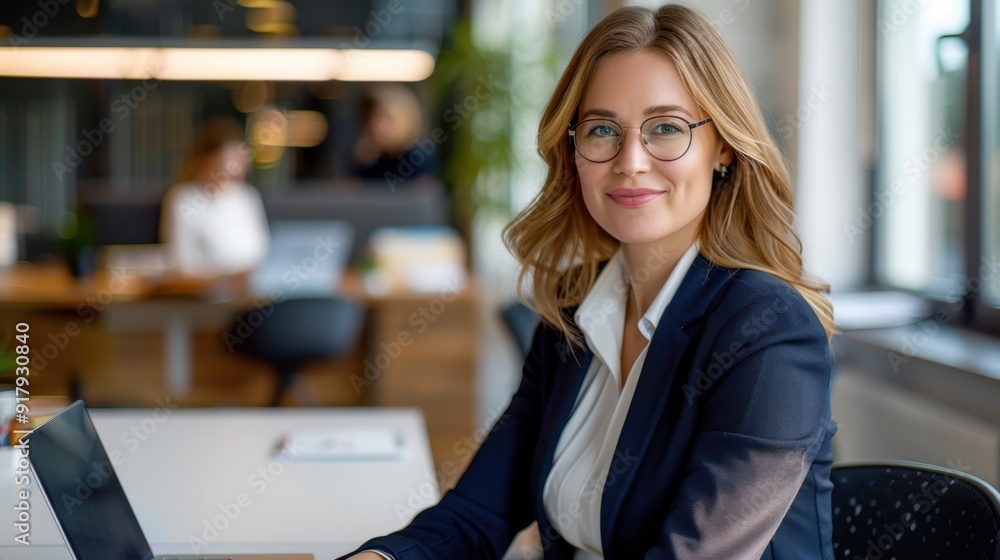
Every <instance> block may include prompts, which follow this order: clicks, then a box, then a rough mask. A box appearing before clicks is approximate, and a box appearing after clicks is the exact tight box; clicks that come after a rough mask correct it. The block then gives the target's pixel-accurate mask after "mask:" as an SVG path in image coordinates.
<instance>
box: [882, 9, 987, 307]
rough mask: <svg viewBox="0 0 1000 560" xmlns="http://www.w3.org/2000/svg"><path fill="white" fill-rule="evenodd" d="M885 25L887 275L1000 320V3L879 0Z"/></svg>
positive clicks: (891, 281) (887, 279) (886, 280)
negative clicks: (999, 262)
mask: <svg viewBox="0 0 1000 560" xmlns="http://www.w3.org/2000/svg"><path fill="white" fill-rule="evenodd" d="M877 30H878V35H877V40H876V61H877V68H878V69H877V104H878V107H879V110H878V115H879V118H878V128H879V158H878V162H879V163H878V170H877V172H876V181H875V201H874V203H873V206H872V208H873V212H872V215H873V216H874V217H875V219H876V230H875V231H876V235H875V247H874V255H873V258H874V261H873V262H874V267H873V270H874V273H875V279H876V280H877V281H878V282H880V283H882V284H886V285H889V286H893V287H897V288H901V289H904V290H908V291H912V292H915V293H919V294H923V295H925V296H927V297H930V298H932V299H935V300H938V301H949V302H956V301H960V300H962V298H965V301H966V302H969V303H971V304H972V305H970V306H968V307H965V308H964V309H965V311H966V312H967V313H965V314H962V315H961V316H962V317H965V318H966V319H970V320H971V321H972V322H973V323H975V324H977V325H978V324H982V325H987V324H994V325H995V324H1000V322H997V319H1000V310H998V309H997V307H998V306H1000V270H998V269H997V253H998V251H1000V148H998V146H1000V119H998V111H997V103H998V100H997V98H998V93H997V92H998V91H1000V67H998V60H1000V31H998V30H1000V10H997V9H996V7H995V5H994V2H993V1H992V0H958V1H956V0H879V2H878V9H877ZM979 45H981V48H979ZM991 317H992V319H990V318H991Z"/></svg>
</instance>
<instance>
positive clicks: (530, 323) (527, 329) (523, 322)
mask: <svg viewBox="0 0 1000 560" xmlns="http://www.w3.org/2000/svg"><path fill="white" fill-rule="evenodd" d="M500 316H501V317H502V318H503V322H504V324H505V325H507V329H508V330H509V331H510V333H511V334H512V335H513V336H514V340H516V341H517V347H518V349H520V350H521V355H522V356H523V357H527V355H528V350H529V349H530V348H531V339H532V338H533V337H534V335H535V328H536V327H537V326H538V321H539V318H538V314H537V313H535V312H534V311H532V310H531V309H528V307H527V306H526V305H524V304H523V303H521V302H520V301H515V302H514V303H512V304H510V305H508V306H507V307H505V308H503V310H501V312H500Z"/></svg>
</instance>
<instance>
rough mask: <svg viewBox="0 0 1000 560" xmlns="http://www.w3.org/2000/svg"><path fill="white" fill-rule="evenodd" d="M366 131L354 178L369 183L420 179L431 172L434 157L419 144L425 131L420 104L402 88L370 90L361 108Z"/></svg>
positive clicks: (356, 151)
mask: <svg viewBox="0 0 1000 560" xmlns="http://www.w3.org/2000/svg"><path fill="white" fill-rule="evenodd" d="M359 114H360V116H361V122H362V123H363V124H362V129H361V135H360V136H359V137H358V140H357V141H356V142H355V144H354V159H355V169H354V174H355V175H356V176H358V177H360V178H362V179H365V180H368V181H375V180H379V181H392V180H394V178H395V179H397V180H398V179H411V178H416V177H418V176H420V175H422V174H424V173H426V172H427V171H428V169H429V168H430V161H429V158H430V154H427V153H423V151H421V150H420V148H419V147H417V146H416V142H417V140H418V139H419V136H420V130H421V128H422V127H423V117H422V116H421V112H420V102H419V101H418V100H417V96H416V95H414V94H413V92H412V91H411V90H410V89H409V88H407V87H406V86H402V85H393V84H382V85H377V86H372V87H371V88H369V89H368V90H367V91H366V92H365V94H364V96H363V97H362V99H361V106H360V108H359Z"/></svg>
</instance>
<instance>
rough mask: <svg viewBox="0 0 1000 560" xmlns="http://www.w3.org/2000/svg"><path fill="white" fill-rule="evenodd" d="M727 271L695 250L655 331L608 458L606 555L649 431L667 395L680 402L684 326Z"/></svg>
mask: <svg viewBox="0 0 1000 560" xmlns="http://www.w3.org/2000/svg"><path fill="white" fill-rule="evenodd" d="M730 273H731V271H730V270H729V269H726V268H721V267H718V266H715V265H712V264H710V263H709V261H708V260H707V259H705V258H704V256H702V255H701V254H699V255H698V257H697V258H696V259H695V261H694V263H692V264H691V268H690V269H689V270H688V272H687V274H686V275H685V276H684V280H683V281H682V282H681V285H680V287H679V288H678V289H677V293H675V294H674V297H673V298H672V299H671V300H670V303H669V304H668V305H667V308H666V310H664V312H663V316H662V317H661V318H660V321H659V323H658V324H657V326H656V330H655V331H654V332H653V338H652V340H650V342H649V351H648V352H647V353H646V359H645V361H644V362H643V365H642V372H641V373H640V377H639V381H638V384H637V385H636V388H635V394H634V395H633V397H632V403H631V404H630V405H629V411H628V414H627V415H626V417H625V424H624V425H623V426H622V432H621V435H620V436H619V438H618V444H617V446H616V447H615V454H614V456H613V458H612V460H611V470H610V473H614V474H610V473H609V475H608V476H609V477H610V476H614V477H615V478H614V479H613V481H612V482H611V483H610V484H606V485H605V487H604V494H603V496H602V499H601V544H602V547H603V549H604V557H605V558H614V557H616V555H615V554H614V553H613V551H612V550H611V549H610V546H611V543H612V535H613V534H614V525H615V523H616V520H617V519H618V518H619V511H620V510H621V508H622V504H623V502H624V500H625V496H626V494H627V491H628V489H629V486H631V484H632V482H633V480H634V478H635V473H636V471H637V470H638V465H639V464H641V463H642V461H643V457H644V455H645V453H646V449H647V448H648V447H649V442H650V440H651V438H652V437H653V432H654V431H655V429H656V427H657V426H658V425H659V424H660V422H661V420H660V418H661V416H662V415H663V410H664V405H665V404H666V402H667V400H668V399H669V400H670V401H671V402H673V403H682V402H683V400H682V398H681V397H682V395H671V387H672V385H673V384H674V380H675V378H676V376H677V368H678V365H679V362H680V360H681V358H682V357H683V356H684V355H685V353H686V352H687V350H688V346H690V344H691V343H692V340H691V339H690V337H689V336H688V334H687V333H686V332H685V329H686V328H687V326H688V325H689V324H690V323H693V322H695V321H697V320H698V319H700V318H701V317H702V316H703V315H704V313H705V309H706V308H707V306H708V304H709V302H710V301H711V300H712V298H713V296H714V295H715V293H716V292H717V291H718V290H719V288H721V287H722V285H723V284H724V283H725V281H726V280H727V279H728V277H729V275H730ZM674 393H676V391H674ZM670 429H671V428H670V427H667V428H666V431H667V432H669V431H670Z"/></svg>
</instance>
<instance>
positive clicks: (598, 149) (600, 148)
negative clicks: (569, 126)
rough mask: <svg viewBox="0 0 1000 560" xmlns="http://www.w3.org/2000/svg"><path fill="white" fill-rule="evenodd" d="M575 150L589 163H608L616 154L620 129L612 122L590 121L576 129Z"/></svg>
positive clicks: (619, 139)
mask: <svg viewBox="0 0 1000 560" xmlns="http://www.w3.org/2000/svg"><path fill="white" fill-rule="evenodd" d="M574 138H575V142H576V149H577V150H579V151H580V155H582V156H583V157H585V158H587V159H589V160H590V161H597V162H601V161H608V160H609V159H611V158H613V157H615V155H617V154H618V146H619V144H620V143H621V139H622V129H621V127H619V126H618V124H616V123H615V122H614V121H606V120H601V119H591V120H586V121H583V122H581V123H580V124H578V125H577V127H576V134H575V136H574Z"/></svg>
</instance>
